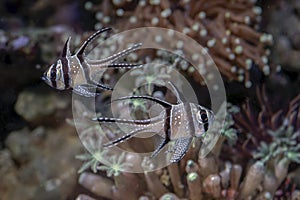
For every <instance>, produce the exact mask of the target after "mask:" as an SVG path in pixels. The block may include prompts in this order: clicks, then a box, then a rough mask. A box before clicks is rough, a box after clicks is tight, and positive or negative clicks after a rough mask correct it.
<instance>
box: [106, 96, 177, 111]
mask: <svg viewBox="0 0 300 200" xmlns="http://www.w3.org/2000/svg"><path fill="white" fill-rule="evenodd" d="M126 99H146V100H150V101H153V102H155V103H158V104H160V105H161V106H163V107H164V108H170V107H172V106H173V104H171V103H169V102H166V101H164V100H161V99H158V98H155V97H151V96H125V97H121V98H118V99H114V100H112V102H114V101H122V100H126Z"/></svg>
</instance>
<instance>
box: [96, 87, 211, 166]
mask: <svg viewBox="0 0 300 200" xmlns="http://www.w3.org/2000/svg"><path fill="white" fill-rule="evenodd" d="M169 84H170V85H171V86H172V88H173V90H174V93H175V95H176V97H177V104H171V103H169V102H166V101H163V100H160V99H157V98H154V97H151V96H128V97H122V98H119V99H117V100H115V101H120V100H126V99H145V100H150V101H153V102H155V103H158V104H160V105H161V106H163V107H164V108H165V109H164V110H163V111H162V112H160V114H159V115H157V116H155V117H153V118H150V119H145V120H126V119H118V118H95V119H94V120H97V121H98V122H100V123H113V122H116V123H125V124H128V125H129V126H131V127H132V131H130V132H129V133H127V134H125V135H123V136H122V137H120V138H117V139H115V140H113V141H110V142H109V143H107V144H104V147H111V146H114V145H118V144H119V143H121V142H123V141H126V140H128V139H130V138H132V137H133V136H135V135H137V134H141V133H145V132H147V133H149V132H152V133H153V132H154V133H156V135H155V136H156V140H157V144H156V147H155V150H154V152H153V153H152V155H151V157H154V156H157V155H158V153H159V152H160V151H161V150H162V149H163V148H164V147H165V146H166V145H167V144H168V143H169V142H170V141H174V142H175V144H174V146H173V150H172V153H173V154H172V157H171V160H170V162H178V161H180V160H181V159H182V157H183V156H184V155H185V153H186V152H187V150H188V149H189V146H190V144H191V142H192V139H193V138H194V137H197V138H201V137H203V136H204V134H205V133H206V132H207V130H208V129H209V126H210V125H211V124H212V123H213V120H214V114H213V112H212V111H211V110H209V109H207V108H205V107H203V106H200V105H198V104H195V103H190V102H183V101H182V98H181V97H180V95H179V92H178V90H177V88H176V87H175V86H174V85H173V84H172V83H169Z"/></svg>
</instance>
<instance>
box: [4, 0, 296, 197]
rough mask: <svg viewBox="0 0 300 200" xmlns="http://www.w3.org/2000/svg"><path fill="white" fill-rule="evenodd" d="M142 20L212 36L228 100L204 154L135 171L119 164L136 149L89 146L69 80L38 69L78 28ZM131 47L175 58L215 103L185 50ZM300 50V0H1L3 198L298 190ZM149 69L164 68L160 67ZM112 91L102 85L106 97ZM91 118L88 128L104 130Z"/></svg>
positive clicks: (206, 43)
mask: <svg viewBox="0 0 300 200" xmlns="http://www.w3.org/2000/svg"><path fill="white" fill-rule="evenodd" d="M144 26H146V27H147V26H155V27H163V28H169V29H174V30H177V31H180V32H182V33H184V34H186V35H187V36H189V37H191V38H193V39H194V40H195V41H197V42H198V43H199V44H201V45H202V46H203V47H205V48H207V50H208V52H209V55H210V56H211V58H212V59H213V61H214V62H215V64H216V65H217V67H218V69H219V71H220V73H221V74H222V78H223V81H224V85H225V89H226V96H227V101H228V102H227V103H228V106H227V107H228V108H227V116H226V121H225V124H224V125H223V126H221V127H220V130H221V133H222V135H221V136H220V138H219V140H218V142H217V144H216V146H215V147H214V149H213V150H212V152H210V153H209V154H208V155H207V156H206V157H205V158H202V157H200V156H199V155H198V154H199V148H200V143H199V144H197V145H195V146H193V147H190V149H189V151H188V152H187V154H186V155H185V157H183V159H182V160H181V161H180V162H178V163H173V164H170V165H169V166H167V167H165V168H162V169H159V170H156V171H154V172H147V173H139V174H135V173H128V172H123V170H122V168H126V167H128V166H126V162H136V160H137V159H138V158H133V157H130V156H126V155H121V156H119V157H112V160H111V161H110V162H111V163H112V164H113V166H114V167H113V168H112V167H110V166H104V165H102V164H101V163H100V162H98V160H97V158H95V157H93V155H95V154H93V155H91V154H89V153H87V151H86V150H85V148H84V147H83V145H82V143H81V141H80V139H79V137H78V134H77V130H76V129H75V127H74V123H73V122H72V118H73V115H72V91H70V90H66V91H59V90H55V89H54V88H51V87H49V86H48V85H46V84H45V83H44V81H43V80H42V79H41V77H42V75H43V73H44V71H45V70H46V69H47V68H48V66H49V65H50V64H52V63H54V62H55V61H56V59H57V58H58V57H59V55H60V53H61V51H62V49H63V45H64V43H65V41H66V40H67V38H68V37H69V36H72V42H71V49H75V48H76V47H79V46H80V45H81V44H82V43H83V42H84V41H85V40H86V39H87V38H88V37H89V36H90V35H91V34H93V33H94V32H95V30H98V29H100V28H103V27H112V28H113V29H114V31H115V32H121V31H124V30H129V29H133V28H137V27H144ZM175 45H177V46H178V48H179V49H180V46H181V45H180V44H175ZM106 48H108V49H109V47H106ZM102 51H105V50H102ZM197 53H199V54H200V53H201V52H195V55H196V54H197ZM132 57H133V58H131V60H133V61H136V62H142V63H147V62H151V61H154V60H163V61H166V60H167V61H168V62H169V63H170V65H174V67H176V68H177V69H178V70H179V71H180V72H181V73H182V74H183V75H184V76H185V77H186V78H187V79H188V81H189V82H190V83H191V85H192V86H193V88H194V90H195V91H196V93H197V96H198V97H199V98H200V99H199V102H201V104H204V105H205V106H209V104H210V103H209V102H210V100H209V96H208V95H207V93H206V92H207V91H206V89H205V88H206V86H205V83H204V81H203V78H202V77H201V75H202V74H199V73H197V72H196V71H195V70H193V68H192V67H190V66H189V64H188V63H186V62H185V61H181V60H180V61H178V62H176V63H175V64H174V60H176V59H174V58H173V57H172V56H171V55H165V54H161V53H158V52H156V51H149V52H146V53H137V54H136V55H135V56H132ZM299 58H300V1H299V0H289V1H286V0H273V1H271V0H265V1H263V0H261V1H256V0H198V1H197V0H180V1H175V0H140V1H137V0H112V1H109V0H102V1H101V0H92V1H83V0H72V1H71V0H57V1H50V0H36V1H33V0H26V1H21V0H2V1H1V3H0V75H1V78H0V88H1V94H0V110H1V115H0V177H1V178H0V199H1V200H2V199H3V200H14V199H16V200H18V199H23V200H29V199H39V200H42V199H49V200H50V199H51V200H52V199H62V200H65V199H85V200H92V199H98V200H102V199H103V200H104V199H126V200H127V199H130V200H131V199H132V200H134V199H139V200H148V199H149V200H152V199H161V200H165V199H174V200H176V199H191V200H201V199H294V200H296V199H300V166H299V164H300V144H299V141H300V93H299V92H300V76H299V74H300V61H299ZM206 64H207V63H204V64H203V73H204V74H205V68H206V67H209V65H208V64H207V65H208V66H206ZM140 73H141V74H142V73H146V74H147V73H148V75H149V76H152V79H151V80H155V79H156V80H157V79H160V78H161V79H164V76H159V75H161V73H162V71H161V70H160V69H154V70H153V71H151V72H143V71H141V72H140ZM121 76H122V71H118V70H108V72H107V73H106V74H105V76H104V80H103V81H104V82H105V83H107V84H109V85H113V84H114V83H115V82H116V81H117V79H118V78H119V77H121ZM153 77H154V78H153ZM142 81H149V79H145V80H142ZM147 83H148V84H155V81H153V82H150V81H149V82H147ZM152 89H153V90H154V91H155V90H156V89H157V88H152ZM157 90H159V89H157ZM163 94H165V93H163ZM109 96H110V94H109V92H103V94H102V95H100V96H99V97H97V98H98V99H97V102H98V103H99V104H100V105H101V103H102V102H106V101H107V98H108V97H109ZM80 106H81V109H82V115H85V112H86V110H87V109H86V108H85V107H83V106H82V105H79V107H80ZM99 112H101V106H100V108H99ZM89 123H90V122H87V124H86V125H85V128H86V129H87V130H86V131H87V132H92V133H95V134H97V133H99V132H101V130H98V129H97V128H93V126H92V125H90V124H89ZM216 123H218V122H216ZM138 144H139V141H132V142H129V144H127V146H128V148H134V147H135V146H136V145H138ZM91 145H94V144H93V142H91ZM146 149H147V150H149V148H148V147H146ZM150 149H151V148H150ZM138 150H142V149H138ZM95 151H97V152H95V153H99V154H101V153H103V152H102V150H100V149H96V150H95Z"/></svg>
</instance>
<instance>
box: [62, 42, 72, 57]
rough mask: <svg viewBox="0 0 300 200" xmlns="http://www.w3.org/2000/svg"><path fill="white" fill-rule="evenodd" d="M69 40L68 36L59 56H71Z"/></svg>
mask: <svg viewBox="0 0 300 200" xmlns="http://www.w3.org/2000/svg"><path fill="white" fill-rule="evenodd" d="M70 40H71V37H69V38H68V39H67V41H66V43H65V46H64V48H63V50H62V52H61V57H62V58H65V57H67V56H71V52H70Z"/></svg>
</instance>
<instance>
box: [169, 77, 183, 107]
mask: <svg viewBox="0 0 300 200" xmlns="http://www.w3.org/2000/svg"><path fill="white" fill-rule="evenodd" d="M168 84H169V85H170V86H171V88H172V91H173V92H174V95H175V97H176V98H177V103H178V104H180V103H183V102H184V101H183V100H184V99H185V98H184V96H183V95H182V94H181V93H180V92H179V90H178V88H177V87H176V86H175V85H174V84H173V83H172V82H171V81H168Z"/></svg>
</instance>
